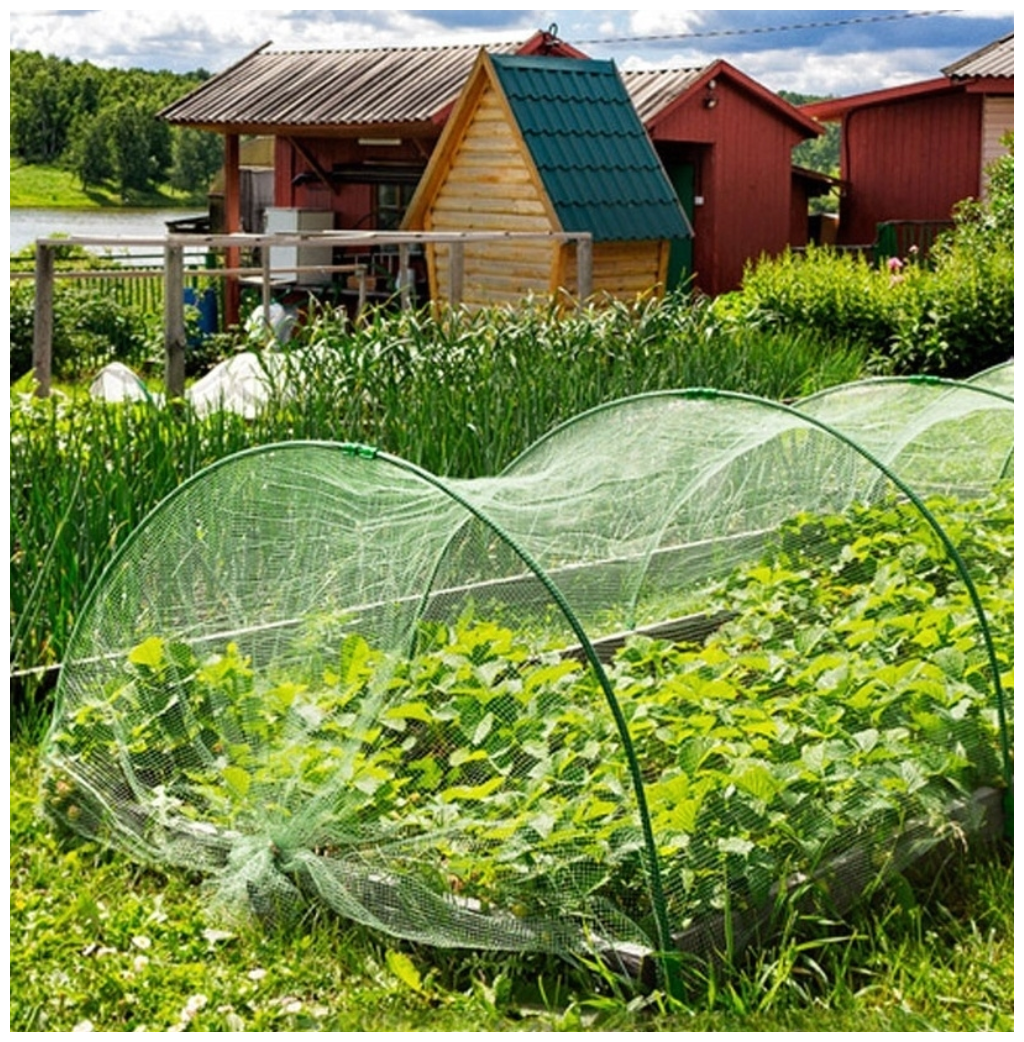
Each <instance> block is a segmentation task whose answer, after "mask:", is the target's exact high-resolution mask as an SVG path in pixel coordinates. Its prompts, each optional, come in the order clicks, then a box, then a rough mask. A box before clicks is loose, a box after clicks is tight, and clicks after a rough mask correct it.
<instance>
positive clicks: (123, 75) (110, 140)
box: [11, 51, 223, 197]
mask: <svg viewBox="0 0 1024 1042" xmlns="http://www.w3.org/2000/svg"><path fill="white" fill-rule="evenodd" d="M208 78H209V73H207V72H205V71H204V70H201V69H200V70H197V71H196V72H191V73H184V74H181V73H173V72H166V71H161V72H150V71H147V70H143V69H102V68H100V67H98V66H96V65H93V64H92V63H91V62H87V61H82V62H73V61H70V60H69V59H66V58H55V57H52V56H47V55H43V54H40V53H39V52H38V51H11V156H12V158H15V159H18V160H21V161H22V162H23V163H31V164H43V165H50V166H61V167H65V168H66V169H69V170H71V171H72V172H73V173H74V174H75V176H76V177H78V179H79V180H80V181H81V184H82V187H83V188H89V187H96V186H100V185H111V186H113V187H115V188H116V189H117V190H118V191H119V192H120V193H121V195H122V196H125V197H129V196H130V195H131V193H132V192H135V191H140V192H143V191H147V190H149V189H152V188H155V187H159V186H161V185H170V186H171V187H173V188H176V189H179V190H181V191H184V192H200V191H204V190H205V188H206V186H207V185H208V183H209V181H210V178H211V177H212V176H213V175H214V174H215V173H216V171H217V170H218V169H219V168H220V165H221V162H222V156H223V142H222V140H221V138H220V136H219V135H217V134H210V133H206V132H203V131H198V130H192V129H191V128H182V127H171V126H169V125H168V124H167V123H164V122H163V121H162V120H159V119H157V118H156V113H157V112H159V111H160V109H162V108H164V107H165V106H166V105H168V104H170V103H171V102H172V101H174V100H176V99H177V98H179V97H181V96H182V95H183V94H185V93H187V92H188V91H190V90H192V89H193V88H194V87H196V86H198V85H199V84H200V83H202V82H203V81H204V80H206V79H208Z"/></svg>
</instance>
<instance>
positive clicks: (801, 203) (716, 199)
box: [622, 60, 821, 296]
mask: <svg viewBox="0 0 1024 1042" xmlns="http://www.w3.org/2000/svg"><path fill="white" fill-rule="evenodd" d="M622 75H623V80H624V81H625V84H626V89H627V90H628V91H629V93H630V96H631V98H632V99H633V104H634V105H635V107H636V110H637V112H638V114H639V116H640V119H641V121H642V122H643V124H644V126H645V127H646V128H647V132H648V134H649V135H650V138H651V141H652V142H653V143H654V147H655V149H656V150H657V152H658V155H659V156H660V157H661V160H662V163H663V164H664V166H665V169H666V171H667V172H668V175H669V178H670V179H671V181H672V184H673V186H674V187H675V189H676V192H677V193H678V195H679V198H680V200H681V201H682V204H683V207H684V209H685V210H686V212H687V214H688V215H689V216H690V219H691V223H692V225H693V230H694V237H693V240H692V243H691V242H685V243H680V244H679V245H677V246H676V248H675V249H674V250H673V261H672V271H671V273H670V277H669V283H670V285H671V284H672V282H673V281H674V280H675V279H676V278H680V277H684V276H683V273H684V272H687V271H690V272H692V273H693V277H694V284H695V285H696V287H697V288H698V289H700V290H702V291H703V292H705V293H707V294H709V295H711V296H714V295H717V294H719V293H726V292H728V291H729V290H733V289H736V288H737V287H738V286H739V285H740V283H741V281H742V279H743V271H744V268H745V266H746V264H747V263H748V262H749V261H756V260H757V259H758V258H759V257H760V256H762V255H768V256H771V255H775V254H779V253H781V252H782V251H783V250H784V249H785V248H786V247H787V246H803V245H806V243H807V240H808V218H807V199H808V195H809V192H810V191H813V190H816V189H815V188H812V186H811V185H810V184H809V183H808V180H807V176H806V173H803V172H801V171H799V170H797V169H795V168H794V167H793V148H794V147H795V146H796V145H798V144H800V143H801V142H802V141H805V140H807V139H809V138H813V137H817V136H818V134H819V133H820V132H821V130H820V127H819V126H818V125H817V124H816V123H815V122H814V120H812V119H811V118H810V117H809V116H807V115H805V114H804V113H803V112H801V111H800V110H799V109H797V108H796V107H795V106H793V105H790V104H789V103H788V102H787V101H785V100H784V99H783V98H780V97H779V96H778V95H777V94H775V93H773V92H772V91H770V90H768V89H767V88H766V87H764V86H762V85H761V84H759V83H757V82H756V81H755V80H752V79H751V78H750V77H749V76H747V75H745V74H744V73H742V72H740V71H739V70H738V69H736V68H734V67H733V66H731V65H730V64H729V63H728V62H725V61H721V60H719V61H715V62H712V63H711V64H709V65H706V66H703V67H701V68H697V69H650V70H628V71H625V72H623V74H622Z"/></svg>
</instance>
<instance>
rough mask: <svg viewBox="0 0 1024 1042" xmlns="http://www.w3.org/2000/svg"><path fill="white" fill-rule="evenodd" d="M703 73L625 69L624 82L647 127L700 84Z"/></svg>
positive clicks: (687, 70)
mask: <svg viewBox="0 0 1024 1042" xmlns="http://www.w3.org/2000/svg"><path fill="white" fill-rule="evenodd" d="M702 71H703V70H702V69H623V70H622V71H621V76H622V82H623V83H624V84H625V85H626V90H627V91H629V96H630V98H632V100H633V107H634V108H635V109H636V111H637V115H639V117H640V121H641V122H642V123H645V124H646V123H648V122H650V120H652V119H654V117H655V116H657V115H658V113H660V112H662V111H663V110H664V109H666V108H667V107H668V106H669V105H671V104H672V102H674V101H675V100H676V98H678V97H679V96H680V95H681V94H684V93H685V92H686V91H687V90H689V89H690V87H692V86H693V84H694V83H696V82H697V80H699V79H700V75H701V72H702Z"/></svg>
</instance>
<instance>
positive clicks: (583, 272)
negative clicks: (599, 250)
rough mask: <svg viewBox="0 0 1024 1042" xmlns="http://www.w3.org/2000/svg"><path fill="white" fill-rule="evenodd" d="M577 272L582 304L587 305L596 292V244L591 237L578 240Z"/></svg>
mask: <svg viewBox="0 0 1024 1042" xmlns="http://www.w3.org/2000/svg"><path fill="white" fill-rule="evenodd" d="M576 272H577V276H576V278H577V281H578V283H579V287H578V289H579V296H580V303H581V304H585V303H586V302H587V301H588V300H589V299H590V297H591V295H592V294H593V292H594V244H593V242H592V241H591V239H590V236H589V235H587V236H584V237H582V238H579V239H577V240H576Z"/></svg>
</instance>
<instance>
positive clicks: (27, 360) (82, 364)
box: [10, 280, 160, 383]
mask: <svg viewBox="0 0 1024 1042" xmlns="http://www.w3.org/2000/svg"><path fill="white" fill-rule="evenodd" d="M34 325H35V294H34V287H33V285H32V283H31V282H27V281H26V282H17V283H12V284H11V311H10V328H11V342H10V348H11V356H10V365H11V382H12V383H13V382H14V381H16V380H18V379H19V378H21V377H22V376H24V375H25V373H27V372H29V371H30V370H31V369H32V337H33V329H34ZM159 338H160V332H159V330H158V328H157V327H156V322H155V320H154V319H153V317H152V316H151V315H148V314H147V313H146V312H144V311H143V310H142V309H140V308H137V307H132V306H131V305H126V304H121V303H119V302H118V301H117V299H116V298H115V297H114V296H113V295H109V294H108V295H103V294H99V293H96V292H95V291H94V290H93V289H85V288H82V287H80V286H78V285H76V284H75V283H73V282H61V281H60V280H58V281H57V283H56V285H55V288H54V297H53V344H52V351H53V355H52V371H53V375H54V376H55V377H57V378H58V379H61V380H80V379H83V378H88V377H90V376H91V375H92V374H94V373H95V372H96V371H97V370H99V369H101V368H102V367H103V366H104V365H106V364H107V363H108V362H112V361H120V362H124V363H125V364H126V365H129V366H131V367H133V368H136V369H144V368H146V367H147V366H148V364H149V362H150V361H151V359H152V356H153V354H154V343H155V342H159Z"/></svg>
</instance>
